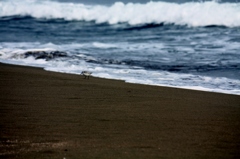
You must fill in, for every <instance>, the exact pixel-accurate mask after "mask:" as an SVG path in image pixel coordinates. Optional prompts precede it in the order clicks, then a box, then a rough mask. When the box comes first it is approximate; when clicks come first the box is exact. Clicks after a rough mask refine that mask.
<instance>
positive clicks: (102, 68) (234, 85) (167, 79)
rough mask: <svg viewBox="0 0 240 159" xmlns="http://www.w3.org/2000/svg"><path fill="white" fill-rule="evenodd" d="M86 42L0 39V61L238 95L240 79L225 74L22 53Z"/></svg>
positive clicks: (70, 46) (77, 46) (68, 47)
mask: <svg viewBox="0 0 240 159" xmlns="http://www.w3.org/2000/svg"><path fill="white" fill-rule="evenodd" d="M92 44H94V43H90V44H88V45H89V46H91V45H92ZM95 44H96V43H95ZM85 45H87V44H85ZM85 45H80V44H70V45H67V44H66V45H55V44H52V43H47V44H39V43H1V45H0V54H1V56H0V62H5V63H11V64H18V65H27V66H37V67H42V68H44V69H45V70H48V71H55V72H62V73H73V74H80V73H81V72H82V71H83V70H88V71H90V72H93V76H96V77H102V78H109V79H119V80H124V81H126V82H129V83H139V84H147V85H159V86H168V87H178V88H186V89H195V90H204V91H211V92H221V93H229V94H238V95H240V80H237V79H235V80H234V79H229V78H225V77H209V76H203V75H193V74H183V73H172V72H167V71H161V70H158V71H154V70H146V69H144V68H142V67H134V66H129V65H125V64H120V65H114V64H111V65H108V64H97V63H89V62H86V61H85V60H84V59H86V58H87V59H91V58H93V59H92V60H96V59H94V57H91V55H84V54H81V53H78V54H76V55H74V56H73V57H72V58H71V57H68V58H64V59H57V60H54V59H53V60H49V61H47V60H45V59H35V58H33V57H32V56H29V57H23V56H21V55H23V54H24V53H26V52H28V51H54V50H58V49H59V50H64V49H66V50H76V49H81V48H84V47H86V46H85ZM98 45H99V43H97V46H95V47H99V46H98ZM102 45H103V46H105V45H106V46H107V48H108V44H104V43H100V46H102ZM114 45H116V46H118V47H120V46H121V44H118V43H116V44H114ZM92 46H93V45H92ZM35 48H39V49H35ZM80 52H81V51H80ZM70 56H71V53H70ZM75 56H77V57H79V58H80V59H78V58H76V57H75ZM81 58H82V59H81ZM166 60H168V59H166Z"/></svg>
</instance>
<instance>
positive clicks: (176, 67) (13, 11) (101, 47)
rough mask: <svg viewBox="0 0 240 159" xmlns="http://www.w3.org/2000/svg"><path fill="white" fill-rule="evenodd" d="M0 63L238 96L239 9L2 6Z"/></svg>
mask: <svg viewBox="0 0 240 159" xmlns="http://www.w3.org/2000/svg"><path fill="white" fill-rule="evenodd" d="M108 2H109V1H108ZM139 2H140V1H139ZM0 62H3V63H11V64H16V65H26V66H35V67H42V68H44V69H45V70H47V71H56V72H62V73H73V74H80V73H81V72H82V71H83V70H87V71H91V72H93V76H95V77H102V78H110V79H121V80H125V81H126V82H130V83H140V84H146V85H160V86H169V87H178V88H187V89H195V90H204V91H211V92H220V93H228V94H237V95H240V3H238V2H237V1H235V2H231V3H230V2H219V1H184V2H181V3H178V2H174V1H171V2H166V1H149V2H148V1H146V2H141V3H138V2H133V3H131V2H126V1H123V2H113V3H110V2H109V3H106V4H104V3H97V2H96V3H94V1H91V3H87V2H81V1H77V0H75V1H74V0H72V1H64V0H62V1H51V0H41V1H40V0H24V1H18V0H2V1H0Z"/></svg>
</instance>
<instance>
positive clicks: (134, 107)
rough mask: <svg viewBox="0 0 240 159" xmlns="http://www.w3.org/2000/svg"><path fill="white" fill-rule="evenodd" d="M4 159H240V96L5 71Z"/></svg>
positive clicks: (0, 112) (0, 79)
mask: <svg viewBox="0 0 240 159" xmlns="http://www.w3.org/2000/svg"><path fill="white" fill-rule="evenodd" d="M0 90H1V91H0V94H1V95H0V130H1V131H0V158H11V159H15V158H20V159H33V158H37V159H38V158H39V159H40V158H51V159H55V158H56V159H59V158H60V159H63V158H65V159H77V158H84V159H85V158H86V159H88V158H100V159H101V158H102V159H113V158H117V159H128V158H131V159H132V158H133V159H134V158H136V159H141V158H144V159H146V158H164V159H166V158H174V159H179V158H189V159H195V158H196V159H197V158H201V159H202V158H204V159H206V158H214V159H216V158H224V159H230V158H240V96H236V95H227V94H220V93H210V92H203V91H193V90H184V89H176V88H167V87H158V86H146V85H139V84H129V83H125V82H123V81H117V80H108V79H101V78H94V77H91V78H90V79H89V80H87V79H84V78H83V76H80V75H70V74H61V73H54V72H48V71H44V70H42V69H40V68H32V67H22V66H13V65H6V64H0Z"/></svg>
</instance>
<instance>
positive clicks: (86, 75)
mask: <svg viewBox="0 0 240 159" xmlns="http://www.w3.org/2000/svg"><path fill="white" fill-rule="evenodd" d="M91 74H92V72H89V71H82V73H81V75H83V76H84V79H89V76H91Z"/></svg>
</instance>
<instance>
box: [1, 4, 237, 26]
mask: <svg viewBox="0 0 240 159" xmlns="http://www.w3.org/2000/svg"><path fill="white" fill-rule="evenodd" d="M43 10H44V12H43ZM239 15H240V3H218V2H217V1H207V2H186V3H181V4H178V3H169V2H161V1H159V2H152V1H151V2H148V3H145V4H140V3H126V4H124V3H122V2H116V3H114V4H113V5H111V6H107V5H86V4H81V3H69V2H56V1H37V0H26V1H17V0H9V1H2V2H1V3H0V20H1V19H4V18H5V19H6V17H16V16H18V17H33V18H36V19H64V20H66V21H87V22H91V21H93V22H95V23H97V24H99V23H108V24H110V25H114V24H120V23H127V24H129V25H132V26H135V25H146V24H175V25H186V26H190V27H201V26H226V27H239V26H240V16H239Z"/></svg>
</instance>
